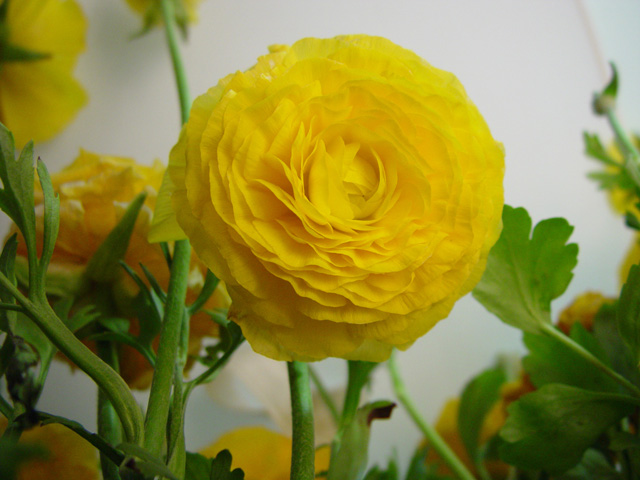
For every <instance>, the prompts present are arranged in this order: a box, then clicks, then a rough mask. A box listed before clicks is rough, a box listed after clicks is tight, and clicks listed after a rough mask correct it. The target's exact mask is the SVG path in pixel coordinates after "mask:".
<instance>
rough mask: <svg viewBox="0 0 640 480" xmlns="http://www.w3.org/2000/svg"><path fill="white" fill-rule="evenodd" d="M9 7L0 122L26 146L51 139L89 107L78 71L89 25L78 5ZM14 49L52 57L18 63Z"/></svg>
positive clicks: (36, 2) (45, 2) (0, 72)
mask: <svg viewBox="0 0 640 480" xmlns="http://www.w3.org/2000/svg"><path fill="white" fill-rule="evenodd" d="M7 3H8V5H6V8H7V11H6V16H5V18H4V21H0V52H1V51H3V53H0V122H2V123H3V124H4V125H6V126H7V128H9V130H11V131H12V132H13V135H14V137H15V140H16V144H17V145H19V146H22V145H24V144H25V143H26V142H27V141H29V140H34V141H36V142H39V141H43V140H47V139H49V138H51V137H52V136H53V135H55V134H56V133H58V132H59V131H60V130H62V128H63V127H64V126H65V125H67V124H68V123H69V122H70V121H71V120H72V119H73V117H74V116H75V115H76V113H77V112H78V110H79V109H80V108H81V107H82V106H83V105H84V104H85V103H86V101H87V97H86V94H85V92H84V90H83V89H82V87H81V86H80V84H79V83H78V82H77V81H76V80H75V79H74V78H73V69H74V67H75V63H76V59H77V57H78V55H79V54H80V53H81V52H82V51H83V50H84V48H85V33H86V29H87V21H86V19H85V17H84V14H83V13H82V10H81V9H80V6H79V5H78V4H77V3H76V1H75V0H4V2H3V1H2V0H0V4H7ZM8 46H11V47H17V48H20V49H24V50H28V51H29V52H32V53H38V54H46V55H48V57H47V58H43V59H39V60H27V61H13V60H11V59H8V58H7V53H6V52H7V50H8Z"/></svg>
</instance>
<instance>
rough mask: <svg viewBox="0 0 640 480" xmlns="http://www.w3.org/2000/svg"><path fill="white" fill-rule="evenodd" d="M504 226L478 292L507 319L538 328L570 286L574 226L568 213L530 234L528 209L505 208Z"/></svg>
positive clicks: (575, 248)
mask: <svg viewBox="0 0 640 480" xmlns="http://www.w3.org/2000/svg"><path fill="white" fill-rule="evenodd" d="M502 221H503V230H502V235H501V236H500V239H499V240H498V242H497V243H496V244H495V246H494V247H493V249H492V250H491V253H490V254H489V258H488V260H487V268H486V270H485V273H484V275H483V277H482V279H481V280H480V283H478V285H477V286H476V288H475V289H474V291H473V296H474V297H475V298H476V299H477V300H478V301H479V302H480V303H482V305H483V306H484V307H485V308H486V309H487V310H489V311H490V312H492V313H493V314H495V315H496V316H497V317H498V318H500V319H501V320H502V321H503V322H505V323H507V324H509V325H511V326H514V327H516V328H519V329H521V330H523V331H525V332H531V333H539V332H541V325H543V324H545V323H547V324H550V323H551V314H550V311H551V300H553V299H555V298H557V297H558V296H560V295H561V294H562V293H563V292H564V291H565V290H566V288H567V286H568V285H569V282H570V281H571V278H572V276H573V274H572V270H573V267H575V265H576V263H577V255H578V246H577V245H575V244H568V245H567V244H566V242H567V240H568V238H569V236H570V235H571V232H572V231H573V227H571V226H570V225H569V223H568V222H567V221H566V220H565V219H563V218H551V219H548V220H543V221H541V222H540V223H538V225H537V226H536V227H535V229H534V230H533V235H531V237H530V234H531V218H530V217H529V214H528V213H527V211H526V210H525V209H523V208H512V207H509V206H507V205H505V207H504V211H503V215H502Z"/></svg>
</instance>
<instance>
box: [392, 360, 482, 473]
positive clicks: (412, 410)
mask: <svg viewBox="0 0 640 480" xmlns="http://www.w3.org/2000/svg"><path fill="white" fill-rule="evenodd" d="M388 367H389V372H390V373H391V381H392V383H393V390H394V391H395V394H396V396H397V397H398V400H399V401H400V403H401V404H402V406H403V407H404V408H405V409H406V411H407V413H408V414H409V416H410V417H411V419H412V420H413V421H414V423H415V424H416V425H417V426H418V428H419V429H420V431H421V432H422V433H423V435H424V436H425V438H426V439H427V441H428V442H429V446H430V447H431V448H433V449H434V450H435V451H436V452H437V453H438V455H440V458H442V460H443V461H444V462H445V463H446V464H447V465H448V466H449V468H450V469H451V471H452V472H453V473H454V475H455V476H456V477H458V478H459V479H460V480H475V477H474V476H473V475H472V474H471V472H469V470H467V467H465V465H464V463H462V461H461V460H460V459H459V458H458V457H457V456H456V454H455V453H454V452H453V450H451V448H449V445H447V443H446V442H445V441H444V440H443V439H442V437H441V436H440V434H439V433H438V432H437V431H436V429H435V428H433V427H432V426H431V425H429V424H428V423H427V422H426V421H425V420H424V419H423V418H422V416H421V415H420V413H418V409H417V408H416V406H415V405H414V403H413V401H412V400H411V398H410V397H409V394H408V393H407V389H406V387H405V385H404V382H403V381H402V378H401V377H400V373H399V371H398V367H397V365H396V359H395V352H394V353H393V354H392V355H391V358H389V361H388Z"/></svg>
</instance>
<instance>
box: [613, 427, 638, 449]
mask: <svg viewBox="0 0 640 480" xmlns="http://www.w3.org/2000/svg"><path fill="white" fill-rule="evenodd" d="M630 448H633V449H640V438H638V437H637V436H636V435H634V434H632V433H629V432H615V433H614V434H613V435H611V440H610V442H609V449H610V450H613V451H614V452H622V451H623V450H628V449H630Z"/></svg>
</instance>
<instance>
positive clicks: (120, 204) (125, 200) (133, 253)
mask: <svg viewBox="0 0 640 480" xmlns="http://www.w3.org/2000/svg"><path fill="white" fill-rule="evenodd" d="M163 174H164V166H163V165H162V164H161V163H160V162H155V163H154V164H153V165H152V166H144V165H139V164H137V163H135V162H134V161H133V160H132V159H129V158H123V157H114V156H108V155H98V154H95V153H90V152H87V151H81V152H80V155H79V156H78V158H76V160H75V161H74V162H73V163H72V164H71V165H69V166H67V167H66V168H64V169H63V170H61V171H60V172H58V173H56V174H54V175H52V176H51V181H52V183H53V188H54V190H55V191H56V192H57V193H58V195H59V197H60V230H59V234H58V239H57V242H56V246H55V250H54V252H53V257H52V260H51V264H50V266H49V280H50V281H49V283H48V287H49V292H50V293H52V294H58V295H64V294H72V295H76V294H79V295H80V299H81V300H82V299H83V298H86V297H87V295H91V292H88V293H87V292H83V291H82V290H79V289H81V288H82V287H81V285H82V281H83V277H82V275H83V274H84V273H85V269H86V267H87V264H88V262H89V260H90V259H91V258H92V257H93V255H94V253H95V252H96V250H97V249H98V247H99V246H100V245H101V244H102V242H103V241H104V240H105V239H106V237H107V236H108V235H109V233H110V232H111V230H112V229H113V228H114V227H115V226H116V224H117V223H118V222H119V221H120V219H121V218H122V216H123V214H124V212H125V210H126V208H127V207H128V206H129V204H130V202H131V201H132V200H133V198H134V197H135V196H136V195H137V194H139V193H141V192H143V191H145V192H146V193H147V197H146V200H145V204H144V206H143V208H142V210H141V211H140V214H139V216H138V219H137V222H136V225H135V228H134V231H133V234H132V236H131V239H130V241H129V246H128V249H127V252H126V254H125V257H124V261H125V262H126V263H127V264H128V265H129V266H130V267H131V268H133V269H134V270H135V271H136V272H137V273H138V275H139V276H140V277H141V278H145V276H144V274H143V271H142V267H141V266H140V265H141V264H142V265H144V266H145V267H146V268H147V269H148V270H149V271H150V272H151V273H152V274H153V275H154V277H155V278H156V279H157V280H158V283H159V284H160V285H161V286H162V287H163V288H164V289H165V290H166V288H167V286H168V284H169V276H170V275H169V268H168V267H167V263H166V260H165V257H164V254H163V252H162V250H161V248H160V246H159V245H157V244H150V243H149V242H148V240H147V236H148V233H149V228H150V223H151V212H152V211H153V208H154V206H155V203H156V194H157V191H158V189H159V187H160V183H161V181H162V176H163ZM35 200H36V213H37V216H38V221H37V229H38V238H41V235H42V227H43V221H42V214H43V205H42V202H43V197H42V193H41V191H40V190H39V189H36V198H35ZM18 254H19V255H21V256H26V249H25V247H24V243H23V242H21V243H20V246H19V250H18ZM205 275H206V268H205V267H204V266H203V265H202V264H201V263H200V262H198V261H197V259H196V258H195V256H194V257H193V259H192V264H191V271H190V275H189V287H190V288H189V290H188V300H189V301H193V300H195V298H196V296H197V294H198V293H199V292H200V289H201V287H202V285H203V282H204V277H205ZM107 281H108V282H109V285H110V287H111V289H112V292H113V298H114V299H115V300H116V302H117V307H118V308H119V311H116V312H113V314H115V315H120V316H127V317H128V316H131V315H133V312H132V311H131V310H130V309H128V308H127V306H128V305H129V304H130V301H131V299H132V298H133V297H134V296H135V295H136V294H137V292H138V288H137V286H136V284H135V283H134V282H133V280H132V279H131V278H130V277H129V276H128V275H127V274H126V273H125V272H124V270H121V272H120V275H119V276H118V277H117V278H116V279H114V280H107ZM101 288H102V289H103V288H104V287H101ZM226 305H228V300H227V296H226V293H225V292H224V289H223V288H218V290H217V291H216V292H215V293H214V295H213V296H212V298H211V299H210V301H209V303H208V304H207V308H215V307H217V306H218V307H224V306H226ZM131 330H132V332H133V333H137V330H138V323H137V321H136V320H135V319H132V322H131ZM190 333H191V336H190V345H189V347H190V353H191V354H196V353H197V352H198V351H199V349H200V345H201V340H202V337H204V336H211V335H215V334H217V327H216V325H215V324H214V323H213V321H212V320H211V319H210V318H209V317H208V315H207V314H205V313H201V314H197V315H195V316H194V317H193V318H192V320H191V331H190ZM120 367H121V374H122V376H123V378H124V379H125V380H126V381H127V382H128V383H129V384H130V385H131V386H132V387H135V388H145V387H147V386H148V385H149V384H150V381H151V378H152V375H153V369H152V368H151V366H150V365H149V363H148V362H147V361H146V360H145V359H144V357H143V356H142V355H140V354H139V353H138V352H137V351H136V350H134V349H133V348H131V347H128V346H126V345H122V346H121V348H120Z"/></svg>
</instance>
